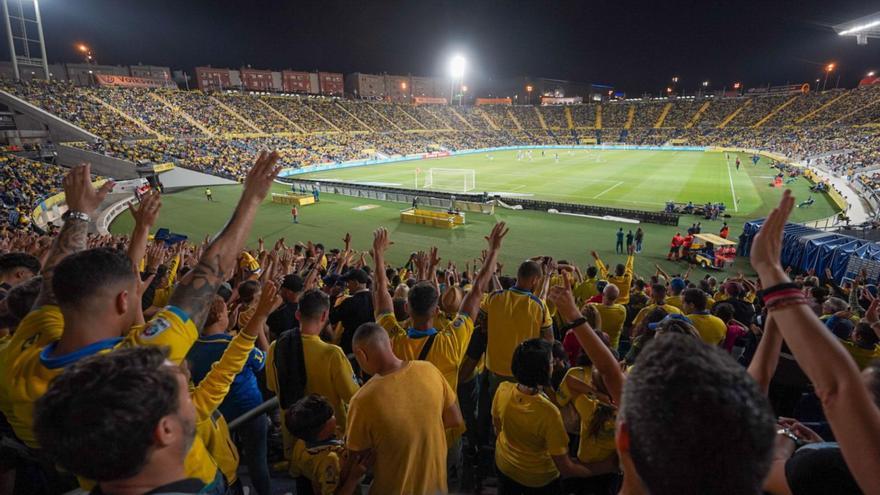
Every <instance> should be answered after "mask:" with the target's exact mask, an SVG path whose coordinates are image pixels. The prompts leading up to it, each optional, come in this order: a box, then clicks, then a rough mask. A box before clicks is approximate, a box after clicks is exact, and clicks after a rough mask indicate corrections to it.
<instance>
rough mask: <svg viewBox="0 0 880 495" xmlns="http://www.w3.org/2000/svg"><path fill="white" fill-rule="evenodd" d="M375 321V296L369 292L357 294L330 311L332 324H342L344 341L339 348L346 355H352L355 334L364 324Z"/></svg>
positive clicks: (342, 340)
mask: <svg viewBox="0 0 880 495" xmlns="http://www.w3.org/2000/svg"><path fill="white" fill-rule="evenodd" d="M371 321H375V316H374V315H373V295H372V294H370V291H369V290H364V291H361V292H355V293H354V294H352V296H351V297H349V298H348V299H346V300H344V301H342V303H341V304H339V306H336V307H335V308H333V309H331V310H330V323H332V324H333V325H335V324H337V323H339V322H341V323H342V339H341V341H340V342H339V347H342V350H343V351H344V352H345V353H346V354H351V352H352V350H351V339H352V337H354V332H355V330H357V328H358V327H359V326H361V325H362V324H363V323H368V322H371Z"/></svg>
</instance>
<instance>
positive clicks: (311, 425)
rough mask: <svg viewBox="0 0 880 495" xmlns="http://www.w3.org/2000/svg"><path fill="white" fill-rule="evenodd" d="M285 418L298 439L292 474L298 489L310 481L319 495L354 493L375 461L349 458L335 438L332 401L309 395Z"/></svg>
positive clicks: (292, 456)
mask: <svg viewBox="0 0 880 495" xmlns="http://www.w3.org/2000/svg"><path fill="white" fill-rule="evenodd" d="M284 419H285V424H286V425H287V428H288V429H289V430H290V433H291V435H293V436H294V437H296V441H295V443H294V445H293V453H292V454H291V456H290V475H291V476H293V477H294V478H296V480H297V487H299V486H300V483H303V482H310V483H311V489H312V493H315V494H316V495H335V494H352V493H355V491H356V490H357V488H358V483H360V480H361V478H363V476H364V474H366V472H367V469H368V468H369V466H370V464H372V459H371V458H362V459H353V458H351V457H349V456H347V453H346V450H345V444H344V443H343V442H342V441H341V440H339V439H337V438H336V416H335V415H334V414H333V406H332V405H331V404H330V402H328V401H327V399H325V398H324V397H322V396H320V395H317V394H311V395H307V396H305V397H303V398H302V399H300V400H298V401H297V402H296V403H295V404H293V405H292V406H290V408H289V409H288V410H287V411H286V412H285V417H284ZM303 478H306V479H307V481H306V480H303ZM297 491H298V492H299V491H300V490H297ZM307 492H308V491H307V490H303V493H307Z"/></svg>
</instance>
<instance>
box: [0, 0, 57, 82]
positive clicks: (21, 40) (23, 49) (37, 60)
mask: <svg viewBox="0 0 880 495" xmlns="http://www.w3.org/2000/svg"><path fill="white" fill-rule="evenodd" d="M2 1H3V20H4V24H5V25H6V40H7V41H8V43H9V56H10V59H11V60H12V72H13V73H14V75H15V80H16V81H18V80H20V79H21V70H20V68H19V65H26V66H32V67H33V66H38V67H42V69H43V75H44V76H45V78H46V80H47V81H48V80H49V77H50V74H49V62H48V60H47V58H46V42H45V40H44V39H43V21H42V18H41V17H40V3H39V0H2ZM9 4H12V8H10V6H9ZM34 36H36V38H34ZM19 52H20V53H19Z"/></svg>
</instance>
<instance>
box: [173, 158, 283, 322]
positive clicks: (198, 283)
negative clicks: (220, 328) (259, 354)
mask: <svg viewBox="0 0 880 495" xmlns="http://www.w3.org/2000/svg"><path fill="white" fill-rule="evenodd" d="M277 161H278V153H277V152H274V151H273V152H271V153H268V152H265V151H263V152H261V153H260V155H259V156H258V157H257V160H256V162H255V163H254V166H253V167H252V168H251V170H250V172H248V175H247V178H246V179H245V183H244V190H243V191H242V193H241V198H240V199H239V200H238V205H237V206H236V207H235V210H234V211H233V212H232V217H231V218H230V219H229V223H227V224H226V227H224V228H223V230H222V231H221V232H220V234H219V235H217V237H216V238H215V239H214V240H213V241H212V242H211V243H210V244H209V245H208V247H207V248H206V249H205V252H204V253H203V254H202V257H201V259H199V263H198V264H197V265H196V266H195V268H193V269H192V270H191V271H190V272H189V273H187V274H186V276H185V277H183V279H182V280H181V281H180V283H179V284H178V285H177V287H176V288H175V289H174V292H173V293H172V294H171V300H170V301H169V304H171V305H172V306H176V307H178V308H180V309H181V310H183V311H184V312H186V314H188V315H189V317H190V318H191V319H192V321H193V323H194V324H195V326H196V328H201V327H202V326H203V325H204V324H205V318H207V316H208V310H209V309H210V307H211V301H212V300H213V297H214V295H215V294H216V293H217V288H218V287H220V284H221V283H223V280H224V279H225V278H226V277H227V276H229V275H230V274H232V272H233V271H234V270H235V265H236V263H235V262H236V259H237V257H238V253H239V252H240V251H241V249H242V247H243V246H244V241H245V239H246V238H247V236H248V233H250V230H251V225H252V224H253V222H254V217H255V216H256V214H257V210H258V209H259V207H260V203H262V202H263V199H264V198H265V197H266V194H268V192H269V188H270V187H271V186H272V181H273V180H275V177H276V176H277V175H278V172H279V171H280V170H281V168H280V167H277V166H276V165H275V163H276V162H277Z"/></svg>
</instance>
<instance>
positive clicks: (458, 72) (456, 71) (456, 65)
mask: <svg viewBox="0 0 880 495" xmlns="http://www.w3.org/2000/svg"><path fill="white" fill-rule="evenodd" d="M466 64H467V62H466V61H465V59H464V57H462V56H461V55H455V56H454V57H452V60H450V61H449V74H450V75H451V76H452V78H453V79H463V78H464V67H465V65H466Z"/></svg>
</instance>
